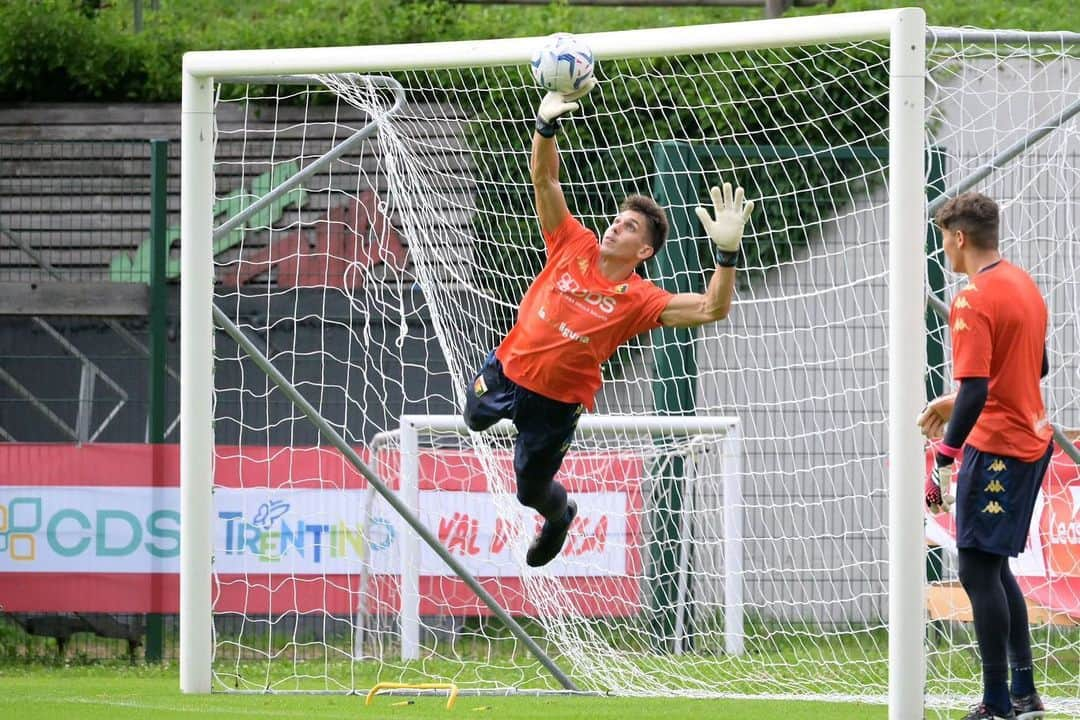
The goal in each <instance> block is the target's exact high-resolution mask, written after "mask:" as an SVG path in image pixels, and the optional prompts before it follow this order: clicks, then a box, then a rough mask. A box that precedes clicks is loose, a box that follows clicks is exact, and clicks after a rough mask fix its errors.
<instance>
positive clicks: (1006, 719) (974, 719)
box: [964, 703, 1016, 720]
mask: <svg viewBox="0 0 1080 720" xmlns="http://www.w3.org/2000/svg"><path fill="white" fill-rule="evenodd" d="M964 720H1016V713H1015V712H1013V709H1012V708H1009V712H1008V714H1007V715H1002V714H1001V713H998V712H994V711H993V710H991V709H990V708H988V707H987V706H986V703H979V704H978V705H975V706H973V707H972V708H971V712H969V713H968V714H967V715H965V716H964Z"/></svg>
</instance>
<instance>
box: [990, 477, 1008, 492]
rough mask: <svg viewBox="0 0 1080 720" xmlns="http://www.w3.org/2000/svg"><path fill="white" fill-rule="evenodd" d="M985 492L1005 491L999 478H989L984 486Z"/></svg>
mask: <svg viewBox="0 0 1080 720" xmlns="http://www.w3.org/2000/svg"><path fill="white" fill-rule="evenodd" d="M986 492H992V493H1001V492H1005V486H1004V485H1002V484H1001V481H1000V480H991V481H990V484H989V485H987V486H986Z"/></svg>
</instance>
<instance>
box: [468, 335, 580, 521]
mask: <svg viewBox="0 0 1080 720" xmlns="http://www.w3.org/2000/svg"><path fill="white" fill-rule="evenodd" d="M584 409H585V406H583V405H580V404H577V403H565V402H560V401H558V400H552V399H551V398H547V397H544V396H543V395H538V394H537V393H534V392H533V391H531V390H527V389H526V388H523V387H521V386H520V385H518V384H517V383H515V382H514V381H513V380H511V379H510V378H508V377H506V376H505V375H503V370H502V363H501V362H499V359H498V358H497V357H495V353H494V352H492V353H491V354H489V355H488V357H487V360H485V361H484V366H483V367H482V368H480V372H479V373H477V375H476V377H475V378H473V382H472V383H471V384H470V385H469V387H468V388H467V389H466V396H465V423H466V424H467V425H468V426H469V428H470V429H471V430H474V431H477V432H480V431H482V430H487V429H488V428H489V427H491V426H492V425H494V424H495V423H496V422H498V421H499V420H501V419H503V418H509V419H510V420H512V421H513V423H514V425H515V426H517V430H518V436H517V440H516V441H515V442H514V472H515V474H516V475H517V482H518V488H517V489H518V497H519V499H522V502H525V503H526V504H532V503H530V502H527V501H526V498H529V497H535V496H536V495H537V494H538V493H539V494H541V495H543V494H545V493H546V492H547V486H548V485H549V484H550V483H551V482H552V480H554V478H555V474H556V473H557V472H558V471H559V466H561V465H562V461H563V456H565V455H566V451H567V450H568V449H569V448H570V441H571V440H572V439H573V437H574V431H575V430H576V429H577V424H578V418H580V417H581V413H582V411H583V410H584Z"/></svg>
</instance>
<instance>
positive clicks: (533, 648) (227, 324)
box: [214, 305, 578, 691]
mask: <svg viewBox="0 0 1080 720" xmlns="http://www.w3.org/2000/svg"><path fill="white" fill-rule="evenodd" d="M214 321H215V322H216V323H217V324H218V326H219V327H221V329H222V330H224V331H225V332H226V333H227V334H228V335H229V337H231V338H232V339H233V340H235V341H236V344H237V345H239V346H240V347H241V348H242V349H243V350H244V352H246V353H247V354H248V357H250V358H251V359H252V360H253V361H254V362H255V364H256V365H257V366H258V367H259V368H260V369H261V370H262V371H263V372H265V373H266V375H267V377H269V378H270V381H271V382H272V383H274V385H276V386H277V387H278V389H279V390H281V391H282V392H283V393H284V394H285V396H286V397H287V398H289V400H291V401H292V403H293V405H295V406H296V408H297V409H299V410H300V412H302V413H304V415H305V416H307V418H308V420H310V421H311V422H312V423H313V424H314V425H315V427H316V428H318V430H319V433H320V434H321V435H322V436H323V437H324V438H326V440H327V441H328V442H329V443H330V444H331V445H333V446H334V447H336V448H337V449H338V450H339V451H340V452H341V454H342V455H344V456H345V458H346V459H348V461H349V463H350V464H351V465H352V466H353V467H354V468H356V470H357V472H359V473H360V474H361V475H363V476H364V477H365V478H367V481H368V482H369V483H371V487H373V488H374V489H375V490H376V491H378V493H379V494H380V495H382V496H383V497H384V498H385V499H386V501H387V502H388V503H390V506H391V507H393V508H394V510H396V511H397V512H398V514H399V515H401V517H402V518H403V519H404V520H405V522H407V523H408V524H409V525H410V527H412V529H413V530H415V531H416V534H417V535H419V536H420V538H421V539H422V540H423V541H424V542H425V543H427V544H428V546H429V547H430V548H431V549H432V550H434V551H435V554H436V555H438V556H439V557H440V558H442V560H443V562H445V563H446V564H447V565H448V566H449V567H450V569H451V570H453V571H454V573H455V574H456V575H457V576H458V577H460V578H461V579H462V580H463V581H464V582H465V584H466V585H468V586H469V587H470V588H471V589H472V591H473V592H475V593H476V595H477V596H478V597H479V598H480V599H481V600H483V601H484V604H485V605H487V606H488V608H490V609H491V612H492V613H493V614H494V615H495V616H496V617H497V618H499V619H500V620H502V621H503V622H504V623H505V624H506V626H507V628H509V629H510V632H512V633H513V634H514V636H515V637H516V638H517V639H518V640H520V641H521V642H522V643H523V644H524V645H525V647H527V648H528V649H529V652H531V653H532V654H533V656H535V657H536V659H537V660H539V661H540V663H541V664H542V665H543V666H544V667H546V668H547V669H548V671H549V672H550V673H551V674H552V675H553V676H554V677H555V679H556V680H558V681H559V683H560V684H561V685H562V686H563V687H564V688H566V689H567V690H575V691H576V690H577V689H578V687H577V686H576V685H575V684H574V682H573V681H572V680H571V679H570V678H569V677H568V676H567V675H566V674H565V673H564V672H563V671H562V670H561V669H560V668H559V666H558V665H556V664H555V663H554V661H552V659H551V658H550V657H548V655H547V653H545V652H544V651H543V650H542V649H541V648H540V646H539V645H537V644H536V641H535V640H533V639H532V638H531V637H530V636H529V635H528V633H526V632H525V630H524V629H523V628H522V627H521V626H520V625H519V624H518V623H517V621H516V620H514V618H512V617H511V616H510V615H509V613H507V612H506V610H504V609H503V607H502V606H501V605H499V603H498V601H496V600H495V598H493V597H492V596H491V595H490V594H489V593H488V591H487V590H485V589H484V586H483V585H481V584H480V583H479V582H478V581H477V580H476V578H474V577H473V576H472V574H471V573H470V572H469V571H468V570H467V569H465V566H464V565H462V564H461V563H460V562H459V561H458V559H457V558H455V557H454V556H453V555H451V554H450V553H449V552H448V551H447V550H446V548H445V547H443V545H442V543H440V542H439V539H438V538H437V537H435V536H434V535H433V534H432V533H431V531H430V530H429V529H428V528H427V526H426V525H424V524H423V523H422V522H420V519H419V518H418V517H417V516H416V515H415V514H414V513H413V511H412V509H411V508H410V507H408V505H406V504H405V503H404V502H403V501H402V500H401V498H399V497H398V496H397V495H396V494H395V493H394V491H393V490H391V489H390V488H388V487H387V486H386V485H385V484H384V483H383V481H382V480H380V479H379V477H378V476H377V475H376V474H375V473H374V472H372V470H371V469H370V468H368V466H367V465H366V464H365V463H364V461H363V460H361V459H360V455H358V454H357V452H356V450H354V449H353V448H352V447H351V446H350V445H349V444H348V443H347V442H346V441H345V439H344V438H343V437H341V435H340V434H339V433H338V432H337V430H335V429H334V428H333V427H331V426H330V424H329V423H328V422H326V420H325V419H324V418H323V417H322V416H321V415H320V414H319V411H318V410H316V409H315V406H313V405H312V404H311V403H310V402H308V401H307V399H306V398H305V397H304V396H303V395H301V394H300V391H299V390H297V389H296V388H295V387H293V385H292V383H290V382H289V381H288V379H287V378H286V377H285V376H284V375H282V374H281V371H280V370H278V369H277V368H276V367H274V365H273V364H272V363H271V362H270V360H268V359H267V358H266V356H265V355H263V354H262V352H261V351H260V350H259V349H258V348H257V347H256V346H255V343H253V342H252V341H251V339H250V338H248V336H247V335H245V334H244V333H243V331H241V330H240V328H238V327H237V326H236V325H235V324H234V323H233V321H232V320H230V319H229V318H228V316H226V315H225V313H224V312H222V310H221V308H219V307H217V306H216V305H215V306H214ZM409 420H410V418H409V416H403V417H402V418H401V422H403V423H405V422H408V421H409Z"/></svg>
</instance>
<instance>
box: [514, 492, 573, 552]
mask: <svg viewBox="0 0 1080 720" xmlns="http://www.w3.org/2000/svg"><path fill="white" fill-rule="evenodd" d="M566 514H567V515H568V516H569V519H568V520H567V521H566V522H565V523H553V522H551V521H550V520H545V521H544V527H542V528H540V534H539V535H537V536H536V539H535V540H533V541H532V544H530V545H529V551H528V552H527V553H525V562H526V563H527V564H528V566H529V567H541V566H543V565H547V564H548V563H549V562H551V561H552V560H554V559H555V556H556V555H558V554H559V551H561V550H562V547H563V544H564V543H565V542H566V535H567V533H568V532H569V531H570V526H571V525H573V524H574V518H576V517H577V503H576V502H574V501H573V500H567V501H566Z"/></svg>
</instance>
